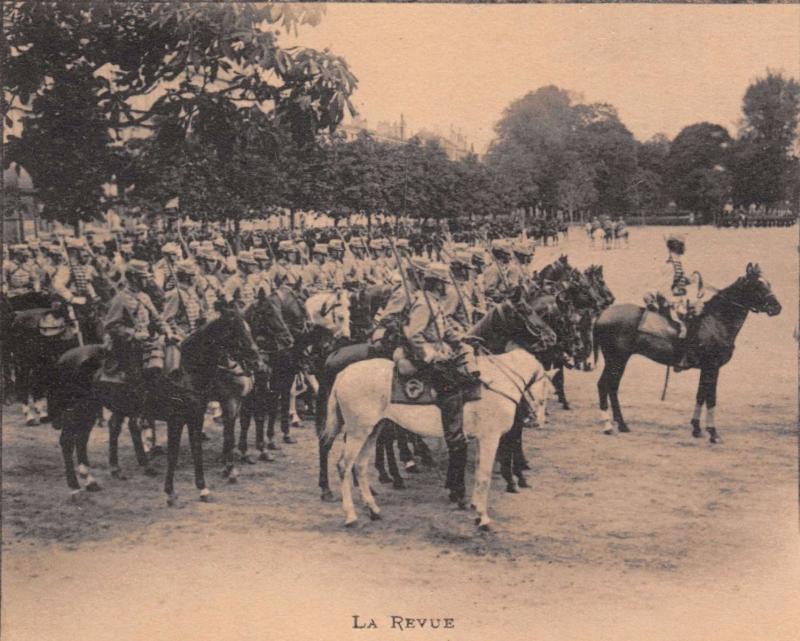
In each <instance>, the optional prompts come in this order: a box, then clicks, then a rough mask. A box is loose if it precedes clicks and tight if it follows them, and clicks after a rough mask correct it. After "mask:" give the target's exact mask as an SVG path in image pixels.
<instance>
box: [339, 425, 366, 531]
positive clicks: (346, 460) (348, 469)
mask: <svg viewBox="0 0 800 641" xmlns="http://www.w3.org/2000/svg"><path fill="white" fill-rule="evenodd" d="M347 436H348V438H346V439H345V441H344V449H343V451H342V460H341V470H342V507H343V508H344V514H345V521H344V524H345V526H347V527H350V526H352V525H355V524H356V523H357V522H358V515H357V514H356V509H355V506H354V505H353V465H354V464H355V462H356V459H357V458H358V455H359V454H360V453H361V450H362V449H363V446H364V442H365V439H363V437H362V438H360V439H359V438H357V437H356V435H355V433H354V432H348V434H347Z"/></svg>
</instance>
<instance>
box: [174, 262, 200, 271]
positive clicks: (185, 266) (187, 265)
mask: <svg viewBox="0 0 800 641" xmlns="http://www.w3.org/2000/svg"><path fill="white" fill-rule="evenodd" d="M175 271H176V272H177V273H179V274H195V273H196V272H197V270H196V267H195V264H194V261H191V260H188V259H187V260H181V261H178V262H177V263H176V264H175Z"/></svg>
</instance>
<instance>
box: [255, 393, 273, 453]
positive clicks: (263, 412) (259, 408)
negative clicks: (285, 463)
mask: <svg viewBox="0 0 800 641" xmlns="http://www.w3.org/2000/svg"><path fill="white" fill-rule="evenodd" d="M266 395H267V392H266V391H265V392H264V395H263V396H259V399H258V401H257V402H256V404H255V416H254V419H255V422H256V449H257V450H258V451H259V455H258V459H259V460H260V461H268V462H269V461H274V460H275V457H274V456H273V455H272V453H271V452H270V451H268V450H267V449H266V446H265V445H264V422H265V421H266V419H267V397H266Z"/></svg>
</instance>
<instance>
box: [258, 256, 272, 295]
mask: <svg viewBox="0 0 800 641" xmlns="http://www.w3.org/2000/svg"><path fill="white" fill-rule="evenodd" d="M253 258H254V259H255V261H256V263H257V265H258V269H257V270H256V275H257V276H258V279H257V281H256V296H258V290H259V289H263V290H264V293H265V294H267V295H269V294H271V293H272V291H273V290H274V289H275V284H274V281H273V280H272V278H271V274H272V257H271V256H270V255H269V254H268V253H267V250H266V249H264V248H263V247H256V248H255V249H254V250H253Z"/></svg>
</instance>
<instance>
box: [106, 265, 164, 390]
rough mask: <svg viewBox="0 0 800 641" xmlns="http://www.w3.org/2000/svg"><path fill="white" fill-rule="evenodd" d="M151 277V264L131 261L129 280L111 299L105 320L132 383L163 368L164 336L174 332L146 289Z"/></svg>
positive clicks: (113, 349)
mask: <svg viewBox="0 0 800 641" xmlns="http://www.w3.org/2000/svg"><path fill="white" fill-rule="evenodd" d="M149 278H150V274H149V273H148V264H147V263H146V262H145V261H143V260H138V259H133V260H131V261H130V262H129V263H128V266H127V269H126V270H125V283H124V285H123V286H122V287H121V288H120V290H119V291H118V292H117V293H116V295H115V296H114V298H112V299H111V303H110V304H109V309H108V313H107V314H106V317H105V319H104V322H103V328H104V331H105V333H106V334H107V335H108V337H109V339H110V342H111V349H112V353H113V354H114V356H115V357H116V358H117V361H118V362H119V365H120V367H121V369H122V371H123V372H124V373H125V375H126V376H127V377H128V379H129V380H130V381H132V382H135V381H140V380H143V379H144V380H145V381H148V380H151V379H153V378H155V377H156V376H157V375H158V373H159V372H160V370H161V369H163V351H162V352H161V360H160V361H159V360H158V351H159V349H160V345H159V343H160V338H161V335H169V334H170V329H169V326H168V325H167V324H166V323H164V322H163V320H162V319H161V318H160V316H159V313H158V311H157V310H156V308H155V307H154V305H153V302H152V300H150V297H149V296H148V295H147V294H146V293H145V292H144V288H145V286H146V284H147V282H148V280H149ZM145 359H147V360H145ZM143 374H144V376H143Z"/></svg>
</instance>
